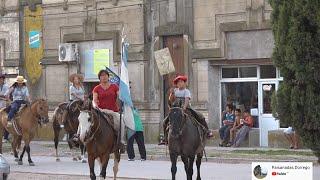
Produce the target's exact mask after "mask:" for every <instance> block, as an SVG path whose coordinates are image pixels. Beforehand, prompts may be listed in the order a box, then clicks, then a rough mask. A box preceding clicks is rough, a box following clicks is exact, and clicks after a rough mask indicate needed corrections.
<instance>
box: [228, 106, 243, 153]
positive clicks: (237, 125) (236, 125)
mask: <svg viewBox="0 0 320 180" xmlns="http://www.w3.org/2000/svg"><path fill="white" fill-rule="evenodd" d="M235 115H236V120H235V122H234V124H233V127H232V128H231V129H230V141H229V143H228V144H227V146H228V147H230V146H231V145H232V144H233V142H234V138H235V136H236V133H237V132H238V130H239V129H240V128H241V126H242V124H241V123H240V119H242V114H241V110H240V109H236V111H235Z"/></svg>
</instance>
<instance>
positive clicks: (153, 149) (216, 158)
mask: <svg viewBox="0 0 320 180" xmlns="http://www.w3.org/2000/svg"><path fill="white" fill-rule="evenodd" d="M58 148H59V155H60V156H61V157H70V158H71V151H70V150H69V147H68V145H67V143H66V142H60V144H59V147H58ZM3 149H4V152H8V151H9V150H10V149H11V148H10V145H9V143H5V144H4V147H3ZM134 149H135V153H136V159H140V156H139V151H138V147H137V145H136V144H135V146H134ZM146 150H147V159H148V160H157V161H160V160H169V150H168V148H167V147H166V146H159V145H157V144H146ZM75 151H76V152H78V153H80V151H78V150H75ZM205 151H206V155H207V159H208V162H218V163H222V162H223V163H233V164H235V163H251V162H254V161H308V162H315V163H316V162H317V158H316V157H315V156H314V155H313V153H312V151H311V150H308V149H298V150H292V149H280V148H226V147H213V146H207V147H206V148H205ZM31 153H32V155H35V156H55V149H54V143H53V141H32V142H31ZM121 157H122V158H123V159H127V156H126V154H124V155H122V156H121ZM204 161H205V158H204Z"/></svg>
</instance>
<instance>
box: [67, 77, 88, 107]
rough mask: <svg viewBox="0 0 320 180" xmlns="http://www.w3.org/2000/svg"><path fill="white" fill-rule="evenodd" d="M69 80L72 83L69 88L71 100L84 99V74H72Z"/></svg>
mask: <svg viewBox="0 0 320 180" xmlns="http://www.w3.org/2000/svg"><path fill="white" fill-rule="evenodd" d="M69 81H70V82H71V83H72V84H71V85H70V88H69V93H70V102H72V101H76V100H82V101H84V98H85V90H84V88H83V85H82V82H83V76H82V75H80V74H72V75H70V77H69Z"/></svg>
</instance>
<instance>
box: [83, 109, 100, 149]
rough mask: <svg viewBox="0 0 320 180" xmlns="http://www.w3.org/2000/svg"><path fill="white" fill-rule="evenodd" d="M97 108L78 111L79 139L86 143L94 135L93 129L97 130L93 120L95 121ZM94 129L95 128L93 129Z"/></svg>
mask: <svg viewBox="0 0 320 180" xmlns="http://www.w3.org/2000/svg"><path fill="white" fill-rule="evenodd" d="M96 111H97V110H96V109H92V110H90V111H89V110H82V111H80V115H79V117H78V119H79V128H80V140H81V141H82V142H83V143H84V144H86V143H87V142H88V141H90V139H91V138H92V137H93V136H94V134H95V133H94V131H97V127H95V124H96V123H95V122H96V121H97V118H98V116H97V112H96ZM94 129H95V130H94Z"/></svg>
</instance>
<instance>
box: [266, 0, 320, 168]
mask: <svg viewBox="0 0 320 180" xmlns="http://www.w3.org/2000/svg"><path fill="white" fill-rule="evenodd" d="M270 4H271V6H272V8H273V12H272V30H273V33H274V39H275V48H274V52H273V57H272V59H273V61H274V63H275V65H276V66H277V67H279V69H280V71H281V74H282V76H283V77H284V82H282V83H281V85H280V87H279V90H278V92H277V93H276V95H275V96H274V97H273V101H274V102H273V103H272V105H273V107H274V110H275V112H274V114H275V113H276V114H277V115H278V118H279V119H280V120H281V121H282V122H284V123H286V124H289V125H291V126H293V127H294V128H295V129H296V130H297V132H298V133H299V135H300V136H301V138H302V140H303V142H304V144H305V145H307V146H308V147H309V148H311V149H312V150H313V151H314V153H315V155H316V156H317V157H318V158H319V162H320V140H319V138H320V11H319V9H320V1H318V0H270Z"/></svg>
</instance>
